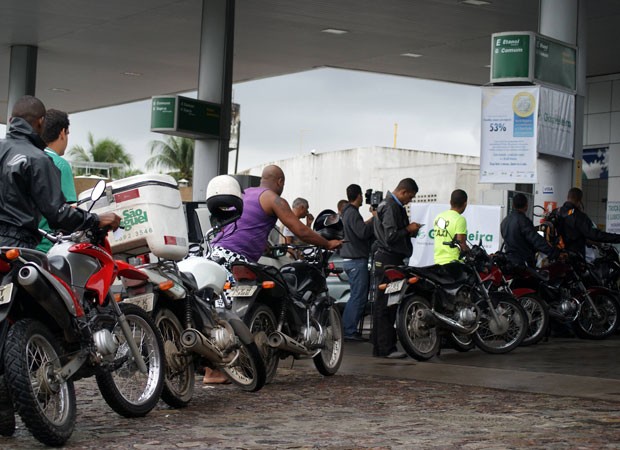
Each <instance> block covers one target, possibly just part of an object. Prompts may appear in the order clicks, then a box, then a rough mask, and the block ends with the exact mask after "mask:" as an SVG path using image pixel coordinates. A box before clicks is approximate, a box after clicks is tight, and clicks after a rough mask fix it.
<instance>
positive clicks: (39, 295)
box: [17, 265, 71, 330]
mask: <svg viewBox="0 0 620 450" xmlns="http://www.w3.org/2000/svg"><path fill="white" fill-rule="evenodd" d="M17 282H18V283H19V284H20V286H22V287H23V288H24V290H25V291H26V292H28V293H29V294H30V295H31V296H32V297H33V298H34V299H35V300H36V301H37V303H39V304H40V305H41V306H42V307H43V309H44V310H45V311H46V312H47V313H48V314H49V315H50V316H52V318H53V319H54V320H55V321H56V323H57V324H58V325H59V326H60V328H62V329H63V330H69V329H70V327H71V320H70V319H69V314H68V312H67V307H66V305H65V303H64V301H63V300H62V299H61V298H60V296H59V295H58V292H56V290H55V289H54V288H53V287H52V286H50V285H49V284H48V283H47V281H46V280H45V279H44V277H43V276H41V274H39V271H38V270H37V269H36V268H35V267H33V266H28V265H25V266H23V267H22V268H21V269H19V272H18V273H17Z"/></svg>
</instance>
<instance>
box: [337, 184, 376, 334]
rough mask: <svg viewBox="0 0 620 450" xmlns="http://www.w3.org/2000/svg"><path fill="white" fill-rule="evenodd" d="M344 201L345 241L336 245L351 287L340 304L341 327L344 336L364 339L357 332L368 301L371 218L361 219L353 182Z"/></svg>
mask: <svg viewBox="0 0 620 450" xmlns="http://www.w3.org/2000/svg"><path fill="white" fill-rule="evenodd" d="M347 198H348V200H349V202H348V203H346V204H345V206H344V208H343V209H342V214H341V216H342V225H343V228H344V239H345V241H344V242H343V244H342V247H341V248H340V256H342V258H343V259H344V261H343V267H344V270H345V272H346V273H347V275H348V277H349V285H350V286H351V290H350V295H349V300H347V304H346V306H345V307H344V313H343V315H342V326H343V328H344V339H345V340H349V341H362V340H364V338H363V337H362V335H361V334H360V333H359V332H358V331H357V325H358V323H359V321H360V319H361V318H362V315H363V313H364V308H365V307H366V301H367V300H368V282H369V276H368V256H370V245H371V243H372V239H373V236H374V234H373V224H372V219H373V218H372V217H371V218H370V219H369V220H367V221H366V222H364V219H362V215H361V214H360V212H359V208H360V206H361V205H362V200H363V197H362V188H361V187H360V186H359V185H357V184H352V185H350V186H348V187H347Z"/></svg>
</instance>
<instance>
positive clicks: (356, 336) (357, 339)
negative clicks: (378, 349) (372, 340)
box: [344, 333, 368, 342]
mask: <svg viewBox="0 0 620 450" xmlns="http://www.w3.org/2000/svg"><path fill="white" fill-rule="evenodd" d="M344 340H345V341H350V342H367V341H368V339H366V338H365V337H364V336H362V335H361V334H360V333H355V334H352V335H345V337H344Z"/></svg>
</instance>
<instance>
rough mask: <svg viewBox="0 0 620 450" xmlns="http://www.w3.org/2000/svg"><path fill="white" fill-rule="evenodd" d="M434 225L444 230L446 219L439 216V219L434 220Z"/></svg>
mask: <svg viewBox="0 0 620 450" xmlns="http://www.w3.org/2000/svg"><path fill="white" fill-rule="evenodd" d="M435 225H436V226H437V228H439V229H440V230H445V229H446V227H447V225H448V224H447V223H446V219H444V218H443V217H440V218H439V219H437V221H436V222H435Z"/></svg>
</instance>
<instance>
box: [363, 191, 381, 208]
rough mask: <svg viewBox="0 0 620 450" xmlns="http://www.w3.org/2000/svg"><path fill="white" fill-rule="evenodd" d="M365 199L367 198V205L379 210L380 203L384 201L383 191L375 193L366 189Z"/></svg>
mask: <svg viewBox="0 0 620 450" xmlns="http://www.w3.org/2000/svg"><path fill="white" fill-rule="evenodd" d="M364 197H365V198H366V204H367V205H370V206H371V207H372V209H377V206H379V203H381V202H382V201H383V191H373V190H372V189H366V193H365V194H364Z"/></svg>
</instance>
